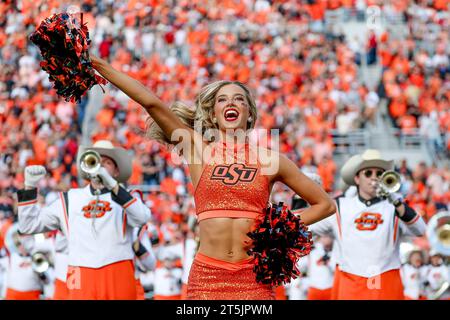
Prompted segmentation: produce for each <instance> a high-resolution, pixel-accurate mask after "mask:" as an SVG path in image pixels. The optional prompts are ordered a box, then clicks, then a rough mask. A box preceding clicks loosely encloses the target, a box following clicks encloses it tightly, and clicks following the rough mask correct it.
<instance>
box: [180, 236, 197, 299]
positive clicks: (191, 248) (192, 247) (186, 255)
mask: <svg viewBox="0 0 450 320" xmlns="http://www.w3.org/2000/svg"><path fill="white" fill-rule="evenodd" d="M197 248H198V242H197V241H196V239H195V230H194V231H192V230H189V231H188V232H187V235H186V239H185V240H184V246H183V260H182V265H183V276H182V277H181V282H182V285H181V299H182V300H186V298H187V283H188V279H189V272H190V270H191V266H192V262H194V257H195V253H196V252H197Z"/></svg>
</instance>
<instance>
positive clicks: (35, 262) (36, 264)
mask: <svg viewBox="0 0 450 320" xmlns="http://www.w3.org/2000/svg"><path fill="white" fill-rule="evenodd" d="M31 268H32V269H33V271H34V272H36V273H37V274H39V275H43V274H45V272H47V270H48V269H49V268H50V261H49V260H48V258H47V256H46V255H45V254H43V253H42V252H36V253H35V254H33V256H32V257H31Z"/></svg>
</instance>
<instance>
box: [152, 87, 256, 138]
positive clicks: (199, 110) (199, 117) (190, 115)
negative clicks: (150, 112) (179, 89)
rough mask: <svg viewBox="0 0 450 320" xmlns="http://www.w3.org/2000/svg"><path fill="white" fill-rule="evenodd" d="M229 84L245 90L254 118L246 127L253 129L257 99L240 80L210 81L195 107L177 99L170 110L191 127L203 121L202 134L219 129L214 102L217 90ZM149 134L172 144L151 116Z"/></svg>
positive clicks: (202, 90) (196, 100)
mask: <svg viewBox="0 0 450 320" xmlns="http://www.w3.org/2000/svg"><path fill="white" fill-rule="evenodd" d="M229 84H234V85H237V86H239V87H241V88H242V89H243V90H244V92H245V97H246V99H247V103H248V105H249V113H250V115H249V116H250V117H251V118H252V120H251V121H249V122H248V123H247V128H246V129H247V130H249V129H253V128H254V127H255V123H256V119H257V116H258V114H257V110H256V103H255V99H254V98H253V96H252V94H251V93H250V90H249V89H248V88H247V86H245V85H244V84H243V83H241V82H239V81H227V80H221V81H216V82H213V83H210V84H208V85H206V86H204V87H203V88H202V89H201V90H200V93H199V94H198V96H197V98H196V99H195V109H193V108H191V107H190V106H188V105H186V104H185V103H183V102H180V101H175V102H174V103H173V104H172V105H171V106H170V110H172V111H173V112H174V113H175V114H176V115H177V116H178V117H179V118H180V120H181V121H182V122H183V123H184V124H185V125H186V126H188V127H189V128H192V129H194V124H195V123H196V122H201V128H202V135H203V134H204V133H205V132H206V131H207V130H208V129H218V126H217V124H216V123H214V122H213V118H214V104H215V100H216V96H217V92H219V90H220V89H221V88H222V87H224V86H226V85H229ZM147 136H148V137H149V138H150V139H153V140H156V141H158V142H160V143H163V144H168V145H171V144H172V142H171V141H170V138H168V137H166V135H165V134H164V132H163V131H162V130H161V128H160V127H159V126H158V124H157V123H156V122H155V121H154V120H153V119H151V118H150V119H149V120H148V122H147Z"/></svg>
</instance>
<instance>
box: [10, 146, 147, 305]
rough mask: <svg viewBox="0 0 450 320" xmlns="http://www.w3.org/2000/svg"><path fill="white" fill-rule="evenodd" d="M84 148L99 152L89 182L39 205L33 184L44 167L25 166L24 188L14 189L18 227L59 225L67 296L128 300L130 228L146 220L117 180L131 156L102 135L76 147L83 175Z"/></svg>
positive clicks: (131, 289)
mask: <svg viewBox="0 0 450 320" xmlns="http://www.w3.org/2000/svg"><path fill="white" fill-rule="evenodd" d="M85 151H95V152H98V154H99V155H100V157H101V158H100V159H98V160H97V161H96V162H100V163H101V166H100V168H99V169H98V170H97V172H96V173H95V174H93V176H91V177H90V178H91V181H90V183H89V184H88V185H87V186H86V187H84V188H78V189H70V190H69V191H68V192H61V193H60V194H59V198H58V199H57V200H56V201H54V202H53V203H52V204H50V205H49V206H46V207H44V208H39V207H38V206H37V205H36V202H37V201H36V198H37V188H36V187H37V185H38V182H39V180H40V179H41V178H43V177H44V175H45V173H46V171H45V168H44V167H42V166H28V167H26V168H25V189H24V190H19V191H18V201H19V204H18V206H19V226H20V231H21V232H22V233H24V234H34V233H40V232H46V231H49V230H56V229H59V230H61V231H62V233H63V234H64V235H65V236H66V238H67V241H68V248H69V268H68V275H67V287H68V289H69V299H130V300H134V299H136V282H135V278H134V265H133V258H134V253H133V249H132V232H133V228H136V227H140V226H142V225H143V224H145V223H146V222H147V221H148V220H149V219H150V210H149V209H148V208H147V207H146V206H145V205H144V204H143V203H142V201H141V200H140V199H139V197H133V196H132V195H131V194H130V193H129V192H128V191H127V190H126V189H125V188H123V187H122V186H120V185H119V182H121V183H126V181H127V180H128V178H129V177H130V175H131V157H130V156H129V155H128V153H127V151H126V150H125V149H123V148H118V147H114V146H113V144H112V143H111V142H109V141H104V140H102V141H97V142H96V143H95V144H94V145H93V146H92V147H89V148H86V147H83V146H80V148H79V150H78V160H77V165H78V166H79V172H80V173H81V174H82V175H84V177H86V175H85V172H84V171H83V170H81V167H80V165H81V160H80V159H81V156H82V155H83V154H84V152H85ZM95 177H96V178H95ZM98 179H100V181H101V182H100V181H98Z"/></svg>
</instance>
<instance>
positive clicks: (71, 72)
mask: <svg viewBox="0 0 450 320" xmlns="http://www.w3.org/2000/svg"><path fill="white" fill-rule="evenodd" d="M81 19H83V16H81ZM78 24H79V23H78V21H77V20H76V18H75V17H74V16H72V15H69V14H67V13H60V14H54V15H52V16H51V17H49V18H47V19H45V20H44V21H42V22H41V24H40V25H39V27H38V28H37V29H36V31H34V32H33V33H32V34H31V36H30V40H31V41H32V42H33V43H34V44H35V45H36V46H38V47H39V49H40V51H41V55H42V58H43V60H42V61H41V63H40V66H41V68H42V69H43V70H44V71H45V72H47V73H48V74H49V79H50V81H51V82H53V84H54V88H55V90H56V93H57V94H58V95H60V96H62V97H64V99H65V100H66V101H71V102H80V100H81V97H83V96H84V95H85V94H86V92H87V91H88V90H89V89H90V88H92V86H94V85H96V84H106V80H105V79H104V78H102V77H100V76H98V75H96V74H95V71H94V69H93V67H92V63H91V61H90V58H89V51H88V49H89V45H90V42H91V41H90V40H89V32H88V29H87V26H86V25H85V24H83V22H82V21H81V24H80V25H81V27H76V26H77V25H78Z"/></svg>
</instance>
